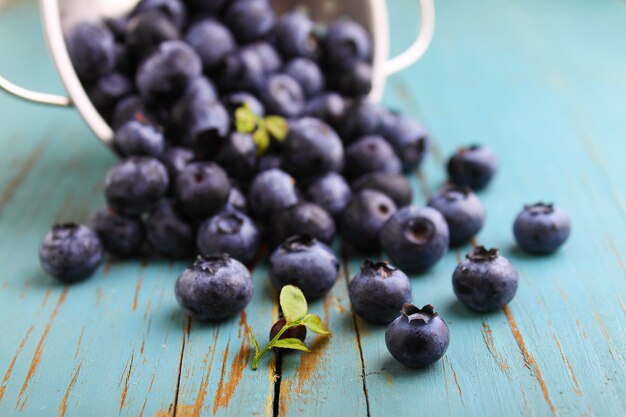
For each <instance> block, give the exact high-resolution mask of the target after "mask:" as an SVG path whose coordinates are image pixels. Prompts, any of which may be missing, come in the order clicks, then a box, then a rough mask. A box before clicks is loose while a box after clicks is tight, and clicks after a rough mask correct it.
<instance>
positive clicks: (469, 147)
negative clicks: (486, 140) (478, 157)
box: [459, 145, 482, 155]
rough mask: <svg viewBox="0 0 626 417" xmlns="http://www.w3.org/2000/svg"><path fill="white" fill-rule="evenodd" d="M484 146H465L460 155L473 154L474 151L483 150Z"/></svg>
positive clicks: (460, 150)
mask: <svg viewBox="0 0 626 417" xmlns="http://www.w3.org/2000/svg"><path fill="white" fill-rule="evenodd" d="M481 148H482V146H481V145H470V146H465V147H463V148H461V149H459V154H461V155H462V154H464V153H466V152H472V151H477V150H479V149H481Z"/></svg>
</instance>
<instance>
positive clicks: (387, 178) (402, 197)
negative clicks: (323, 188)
mask: <svg viewBox="0 0 626 417" xmlns="http://www.w3.org/2000/svg"><path fill="white" fill-rule="evenodd" d="M368 188H369V189H372V190H376V191H380V192H382V193H384V194H387V196H388V197H389V198H391V199H392V200H393V202H394V203H396V206H398V207H404V206H408V205H409V204H411V201H412V200H413V188H412V187H411V183H410V182H409V180H408V179H407V178H406V177H405V176H404V175H399V174H393V173H390V172H384V171H377V172H371V173H369V174H365V175H362V176H360V177H358V178H357V179H356V180H354V182H353V183H352V190H353V191H354V192H357V191H361V190H365V189H368Z"/></svg>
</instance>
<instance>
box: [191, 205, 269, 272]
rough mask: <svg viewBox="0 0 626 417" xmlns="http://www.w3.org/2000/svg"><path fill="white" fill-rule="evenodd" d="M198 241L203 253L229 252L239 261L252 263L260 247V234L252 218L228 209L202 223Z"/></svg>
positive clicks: (200, 250)
mask: <svg viewBox="0 0 626 417" xmlns="http://www.w3.org/2000/svg"><path fill="white" fill-rule="evenodd" d="M196 243H197V246H198V251H199V252H200V254H201V255H205V256H209V255H214V254H219V253H227V254H229V255H230V256H231V257H233V258H235V259H237V260H238V261H239V262H242V263H244V264H250V263H251V262H252V261H253V260H254V257H255V256H256V253H257V251H258V249H259V245H260V235H259V230H258V229H257V227H256V225H255V224H254V222H253V221H252V219H250V218H249V217H248V216H246V215H245V214H243V213H240V212H236V211H228V210H227V211H223V212H221V213H219V214H217V215H215V216H213V217H211V218H210V219H208V220H207V221H205V222H204V223H202V225H200V228H199V229H198V236H197V238H196Z"/></svg>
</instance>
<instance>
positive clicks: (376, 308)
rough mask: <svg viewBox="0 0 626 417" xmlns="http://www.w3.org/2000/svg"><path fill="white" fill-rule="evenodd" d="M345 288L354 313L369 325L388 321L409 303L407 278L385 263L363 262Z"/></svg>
mask: <svg viewBox="0 0 626 417" xmlns="http://www.w3.org/2000/svg"><path fill="white" fill-rule="evenodd" d="M348 289H349V295H350V302H351V303H352V308H353V309H354V312H355V313H356V314H358V315H359V316H361V317H363V318H364V319H365V320H367V321H369V322H370V323H381V324H386V323H390V322H392V321H393V320H394V319H395V318H396V317H398V313H399V312H400V310H402V306H403V305H404V304H405V303H410V302H411V283H410V282H409V278H408V277H407V276H406V274H405V273H404V272H402V271H400V270H399V269H398V268H396V267H395V266H393V265H391V264H388V263H387V262H376V263H374V262H372V261H365V262H364V263H363V266H361V272H360V273H358V274H356V275H355V276H354V278H352V281H350V286H349V288H348Z"/></svg>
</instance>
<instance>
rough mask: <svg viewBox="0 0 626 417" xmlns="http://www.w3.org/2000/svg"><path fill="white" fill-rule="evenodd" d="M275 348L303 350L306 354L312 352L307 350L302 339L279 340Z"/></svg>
mask: <svg viewBox="0 0 626 417" xmlns="http://www.w3.org/2000/svg"><path fill="white" fill-rule="evenodd" d="M274 347H277V348H281V349H295V350H302V351H304V352H310V351H309V348H307V347H306V346H305V345H304V343H302V341H301V340H300V339H296V338H290V339H279V340H277V341H276V343H274Z"/></svg>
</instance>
